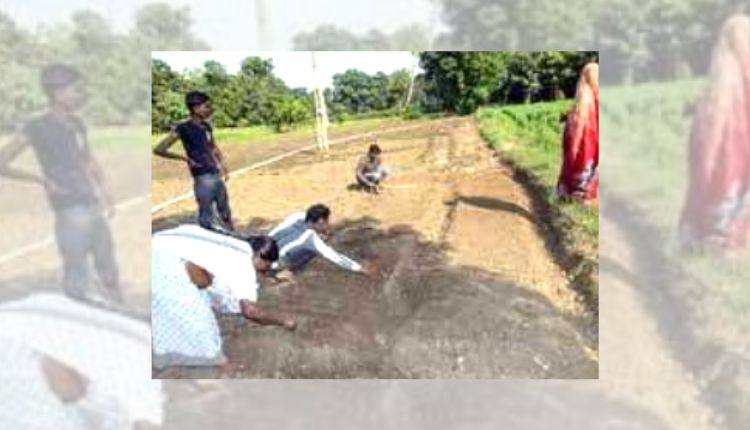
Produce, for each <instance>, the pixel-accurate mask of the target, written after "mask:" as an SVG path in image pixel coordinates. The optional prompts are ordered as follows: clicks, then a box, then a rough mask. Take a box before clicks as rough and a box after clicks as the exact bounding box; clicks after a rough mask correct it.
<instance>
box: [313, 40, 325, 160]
mask: <svg viewBox="0 0 750 430" xmlns="http://www.w3.org/2000/svg"><path fill="white" fill-rule="evenodd" d="M310 55H311V57H312V67H313V98H314V99H315V141H316V143H317V144H318V150H319V151H324V152H326V153H328V109H327V108H326V100H325V97H324V96H323V90H322V89H321V88H320V84H319V79H318V68H317V64H316V62H315V52H311V53H310Z"/></svg>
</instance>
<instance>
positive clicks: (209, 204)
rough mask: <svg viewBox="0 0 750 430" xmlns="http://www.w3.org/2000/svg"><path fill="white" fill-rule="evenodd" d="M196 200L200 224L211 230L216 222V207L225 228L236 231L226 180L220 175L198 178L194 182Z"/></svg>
mask: <svg viewBox="0 0 750 430" xmlns="http://www.w3.org/2000/svg"><path fill="white" fill-rule="evenodd" d="M193 189H194V192H195V200H196V201H197V202H198V224H200V225H201V226H202V227H205V228H211V227H212V226H213V222H214V205H215V206H216V212H218V213H219V218H220V219H221V222H222V223H223V224H224V227H226V228H228V229H230V230H234V225H233V224H232V210H231V209H230V207H229V194H228V193H227V187H226V185H225V184H224V180H222V179H221V176H219V175H218V174H207V175H200V176H196V177H195V180H194V187H193Z"/></svg>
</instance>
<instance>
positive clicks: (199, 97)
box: [185, 91, 211, 113]
mask: <svg viewBox="0 0 750 430" xmlns="http://www.w3.org/2000/svg"><path fill="white" fill-rule="evenodd" d="M209 100H211V97H209V96H208V94H206V93H204V92H202V91H190V92H189V93H187V95H185V106H187V108H188V110H189V111H190V113H193V109H195V107H196V106H200V105H202V104H203V103H206V102H207V101H209Z"/></svg>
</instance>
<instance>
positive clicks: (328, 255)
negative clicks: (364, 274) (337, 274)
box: [309, 230, 362, 272]
mask: <svg viewBox="0 0 750 430" xmlns="http://www.w3.org/2000/svg"><path fill="white" fill-rule="evenodd" d="M309 232H310V233H312V235H311V239H310V240H312V246H313V248H315V252H317V253H318V254H320V255H322V256H323V257H324V258H325V259H326V260H328V261H330V262H332V263H333V264H335V265H337V266H339V267H341V268H343V269H346V270H351V271H352V272H361V271H362V265H360V264H359V263H357V262H356V261H354V260H352V259H351V258H349V257H347V256H345V255H341V254H339V253H338V252H336V251H335V250H334V249H333V248H331V247H330V246H328V244H327V243H325V242H323V239H321V238H320V236H318V234H317V233H315V232H314V231H312V230H309Z"/></svg>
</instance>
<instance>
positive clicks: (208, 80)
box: [152, 52, 597, 131]
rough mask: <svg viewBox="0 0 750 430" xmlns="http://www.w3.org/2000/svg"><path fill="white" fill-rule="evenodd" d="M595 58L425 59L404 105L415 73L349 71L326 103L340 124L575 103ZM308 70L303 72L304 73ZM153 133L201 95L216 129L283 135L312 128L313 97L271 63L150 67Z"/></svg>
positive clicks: (453, 55)
mask: <svg viewBox="0 0 750 430" xmlns="http://www.w3.org/2000/svg"><path fill="white" fill-rule="evenodd" d="M596 58H597V54H596V53H593V52H536V53H523V52H514V53H503V52H425V53H422V54H420V58H419V60H420V65H421V66H422V68H423V70H424V73H422V74H420V75H419V76H417V77H416V82H415V90H414V91H413V95H412V98H411V99H410V101H409V102H410V103H409V106H405V103H406V99H407V93H408V91H409V85H410V84H411V73H410V71H409V70H407V69H402V70H397V71H395V72H393V73H391V74H385V73H383V72H378V73H375V74H372V75H370V74H367V73H365V72H362V71H360V70H355V69H350V70H346V71H345V72H343V73H339V74H336V75H334V76H333V87H332V88H329V89H326V91H325V99H326V104H327V105H328V109H329V112H330V116H331V118H332V119H333V120H334V121H340V120H344V119H346V118H348V117H350V116H352V115H360V116H361V115H363V114H369V113H376V112H381V113H399V112H403V111H407V112H409V113H412V114H413V113H414V112H415V111H417V112H458V113H463V114H466V113H472V112H474V111H475V110H476V109H477V108H478V107H479V106H481V105H484V104H488V103H499V104H508V103H524V102H530V101H541V100H556V99H561V98H565V97H571V96H572V95H573V93H574V91H575V84H576V80H577V78H578V73H579V71H580V69H581V67H582V66H583V65H584V64H585V63H586V62H587V61H591V60H596ZM306 66H307V65H306V64H303V65H301V67H306ZM152 81H153V93H152V112H153V114H152V126H153V128H154V130H162V129H164V128H166V127H168V126H169V125H171V124H174V123H175V122H176V121H179V120H180V119H181V118H184V117H185V116H186V115H187V112H186V110H185V108H184V107H183V101H182V98H183V95H184V94H185V93H186V92H187V91H189V90H194V89H198V90H202V91H205V92H206V93H208V94H209V96H211V98H212V99H213V107H214V112H215V113H214V119H213V120H214V123H215V125H216V126H218V127H242V126H252V125H271V126H274V127H275V128H276V129H277V130H279V131H281V130H283V129H284V128H287V127H290V126H293V125H295V124H299V123H304V122H308V121H311V120H312V118H313V116H314V113H315V112H314V105H313V97H312V94H311V93H309V92H308V90H306V89H304V88H298V89H291V88H289V87H287V86H286V84H284V82H282V81H281V80H280V79H279V78H278V77H276V76H275V75H274V73H273V64H272V62H271V60H268V59H262V58H259V57H248V58H246V59H245V60H243V62H242V66H241V68H240V71H239V72H238V73H236V74H229V73H227V71H226V69H225V68H224V66H222V65H221V64H219V63H217V62H214V61H208V62H206V63H205V64H204V66H203V67H202V68H200V69H196V70H191V71H188V72H186V73H182V74H179V73H176V72H175V71H173V70H171V69H170V67H169V66H168V65H167V64H165V63H164V62H162V61H160V60H154V61H153V65H152Z"/></svg>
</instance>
